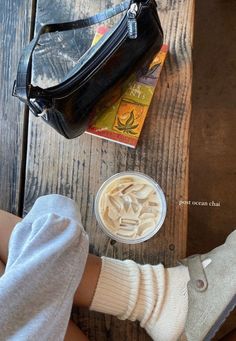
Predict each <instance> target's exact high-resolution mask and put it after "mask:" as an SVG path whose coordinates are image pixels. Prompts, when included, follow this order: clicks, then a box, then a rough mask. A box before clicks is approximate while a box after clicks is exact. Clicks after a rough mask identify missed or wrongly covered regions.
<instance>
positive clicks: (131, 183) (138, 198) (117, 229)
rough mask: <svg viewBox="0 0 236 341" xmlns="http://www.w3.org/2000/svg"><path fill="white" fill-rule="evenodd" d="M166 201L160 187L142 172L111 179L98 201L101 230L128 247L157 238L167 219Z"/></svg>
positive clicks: (99, 193)
mask: <svg viewBox="0 0 236 341" xmlns="http://www.w3.org/2000/svg"><path fill="white" fill-rule="evenodd" d="M166 210H167V207H166V200H165V195H164V193H163V191H162V189H161V188H160V186H159V185H158V184H157V183H156V181H154V180H153V179H152V178H151V177H149V176H147V175H145V174H143V173H139V172H133V171H128V172H121V173H117V174H115V175H113V176H111V177H110V178H108V179H107V180H106V181H105V182H104V183H103V184H102V186H101V187H100V188H99V190H98V192H97V195H96V198H95V215H96V219H97V221H98V223H99V226H100V227H101V229H102V230H103V231H104V232H105V233H106V234H107V235H108V236H109V237H110V238H112V239H114V240H116V241H118V242H121V243H126V244H136V243H141V242H143V241H145V240H148V239H150V238H151V237H153V236H154V235H155V234H156V233H157V232H158V231H159V229H160V228H161V226H162V224H163V222H164V220H165V217H166Z"/></svg>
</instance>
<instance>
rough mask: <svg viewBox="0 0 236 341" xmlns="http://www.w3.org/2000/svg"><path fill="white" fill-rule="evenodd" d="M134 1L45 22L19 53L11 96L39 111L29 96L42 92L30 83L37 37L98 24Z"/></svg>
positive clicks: (122, 10)
mask: <svg viewBox="0 0 236 341" xmlns="http://www.w3.org/2000/svg"><path fill="white" fill-rule="evenodd" d="M132 2H135V1H132V0H125V1H123V2H122V3H120V4H118V5H116V6H114V7H111V8H108V9H107V10H105V11H103V12H100V13H98V14H96V15H94V16H91V17H88V18H85V19H79V20H75V21H71V22H64V23H52V24H46V25H43V26H41V28H40V30H39V31H38V33H37V35H36V36H35V38H34V39H33V40H31V42H30V43H29V44H28V45H27V46H26V47H25V49H24V50H23V53H22V55H21V58H20V61H19V65H18V69H17V77H16V80H15V82H14V86H13V92H12V94H13V96H16V97H18V98H19V99H20V100H21V101H23V102H24V103H25V104H27V105H28V106H29V107H30V109H32V111H33V113H34V114H35V115H36V116H38V115H39V114H40V113H41V111H42V110H41V108H38V107H37V106H35V105H33V104H32V103H31V102H30V100H29V98H30V94H32V92H33V93H34V96H35V97H37V94H38V95H42V94H43V89H42V88H40V87H37V86H36V87H33V86H32V85H31V67H32V54H33V51H34V49H35V47H36V45H37V43H38V41H39V38H40V36H41V35H43V34H45V33H52V32H57V31H68V30H73V29H77V28H83V27H88V26H91V25H95V24H98V23H100V22H102V21H104V20H107V19H109V18H111V17H114V16H115V15H117V14H119V13H122V12H124V11H125V10H127V9H128V8H129V7H130V5H131V3H132Z"/></svg>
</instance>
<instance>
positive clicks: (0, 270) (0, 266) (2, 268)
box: [0, 260, 5, 277]
mask: <svg viewBox="0 0 236 341" xmlns="http://www.w3.org/2000/svg"><path fill="white" fill-rule="evenodd" d="M4 271H5V264H4V263H3V262H2V261H1V260H0V277H1V276H2V275H3V274H4Z"/></svg>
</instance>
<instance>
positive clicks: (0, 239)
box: [0, 210, 88, 341]
mask: <svg viewBox="0 0 236 341" xmlns="http://www.w3.org/2000/svg"><path fill="white" fill-rule="evenodd" d="M21 220H22V219H21V218H20V217H17V216H15V215H13V214H11V213H8V212H5V211H2V210H0V277H1V275H2V274H3V273H4V271H5V264H6V262H7V257H8V244H9V240H10V236H11V233H12V230H13V228H14V227H15V225H16V224H17V223H19V222H20V221H21ZM64 340H65V341H88V338H87V336H85V334H84V333H83V332H82V331H81V330H80V329H79V327H77V326H76V324H75V323H74V322H72V321H70V322H69V324H68V328H67V332H66V335H65V339H64Z"/></svg>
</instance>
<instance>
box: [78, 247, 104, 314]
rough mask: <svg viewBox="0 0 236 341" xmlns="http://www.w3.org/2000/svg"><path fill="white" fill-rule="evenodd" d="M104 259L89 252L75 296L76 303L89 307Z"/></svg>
mask: <svg viewBox="0 0 236 341" xmlns="http://www.w3.org/2000/svg"><path fill="white" fill-rule="evenodd" d="M101 266H102V261H101V258H100V257H97V256H94V255H91V254H89V255H88V258H87V263H86V266H85V270H84V273H83V277H82V280H81V282H80V284H79V287H78V289H77V291H76V293H75V296H74V303H75V304H76V305H78V306H80V307H86V308H89V307H90V305H91V302H92V299H93V296H94V293H95V289H96V286H97V282H98V278H99V275H100V271H101Z"/></svg>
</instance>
